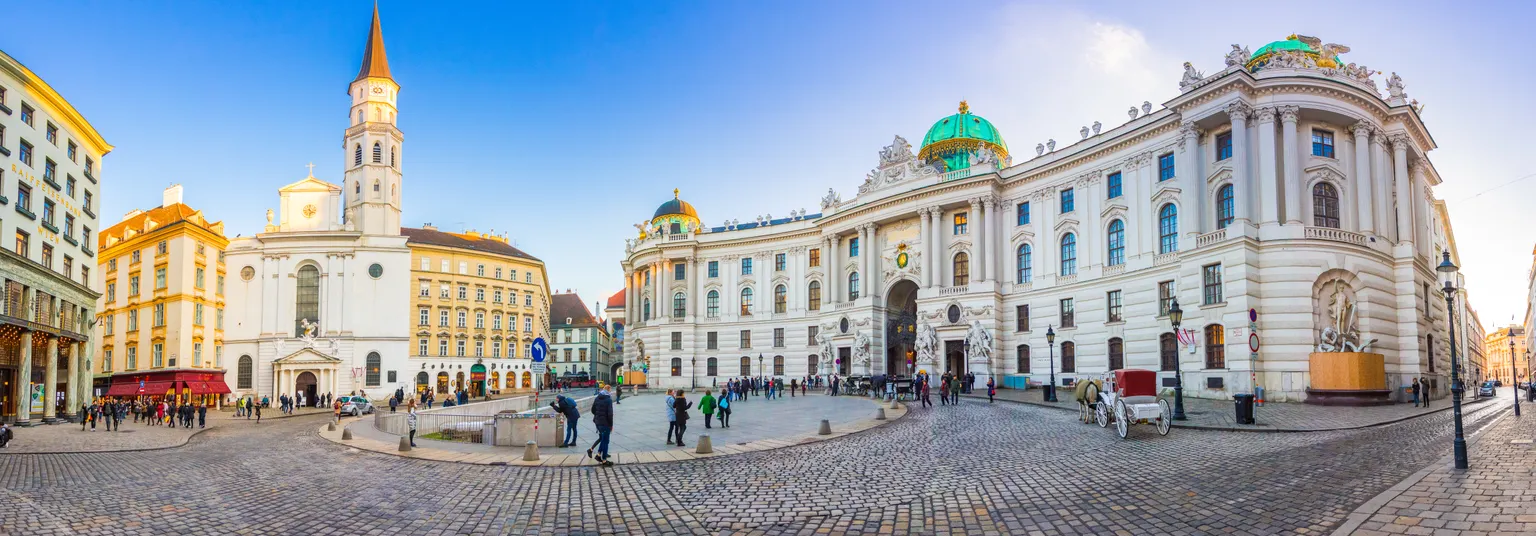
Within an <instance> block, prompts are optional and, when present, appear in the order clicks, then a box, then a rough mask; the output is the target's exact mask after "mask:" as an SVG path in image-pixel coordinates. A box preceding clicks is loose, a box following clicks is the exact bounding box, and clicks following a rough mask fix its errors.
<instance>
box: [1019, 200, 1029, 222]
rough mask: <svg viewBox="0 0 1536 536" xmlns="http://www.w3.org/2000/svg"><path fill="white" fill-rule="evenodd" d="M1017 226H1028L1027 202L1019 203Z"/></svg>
mask: <svg viewBox="0 0 1536 536" xmlns="http://www.w3.org/2000/svg"><path fill="white" fill-rule="evenodd" d="M1018 210H1019V225H1029V202H1028V201H1025V202H1023V203H1019V206H1018Z"/></svg>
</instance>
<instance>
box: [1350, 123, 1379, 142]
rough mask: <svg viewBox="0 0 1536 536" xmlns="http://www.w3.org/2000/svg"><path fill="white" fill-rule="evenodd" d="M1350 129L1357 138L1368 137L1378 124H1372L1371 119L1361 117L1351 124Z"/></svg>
mask: <svg viewBox="0 0 1536 536" xmlns="http://www.w3.org/2000/svg"><path fill="white" fill-rule="evenodd" d="M1349 130H1350V132H1353V133H1354V134H1355V137H1356V138H1359V139H1368V138H1369V137H1370V135H1371V132H1374V131H1375V130H1376V125H1373V124H1371V122H1370V121H1367V120H1364V119H1361V120H1359V121H1356V122H1355V124H1353V125H1350V126H1349Z"/></svg>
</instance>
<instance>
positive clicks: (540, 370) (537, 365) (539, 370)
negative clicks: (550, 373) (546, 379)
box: [531, 361, 549, 376]
mask: <svg viewBox="0 0 1536 536" xmlns="http://www.w3.org/2000/svg"><path fill="white" fill-rule="evenodd" d="M531 368H532V370H533V373H534V374H536V375H540V376H542V375H544V371H545V370H548V369H549V365H546V364H544V362H543V361H535V362H534V363H533V367H531Z"/></svg>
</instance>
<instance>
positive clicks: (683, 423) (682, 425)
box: [672, 389, 693, 447]
mask: <svg viewBox="0 0 1536 536" xmlns="http://www.w3.org/2000/svg"><path fill="white" fill-rule="evenodd" d="M672 404H673V406H672V407H673V408H675V409H676V411H677V446H679V447H686V446H688V445H686V444H683V433H684V432H686V431H688V408H691V407H693V404H692V403H690V402H688V396H687V395H686V394H684V393H683V392H682V390H681V389H679V390H678V393H677V400H676V401H674V402H673V403H672Z"/></svg>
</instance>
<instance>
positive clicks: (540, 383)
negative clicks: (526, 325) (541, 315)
mask: <svg viewBox="0 0 1536 536" xmlns="http://www.w3.org/2000/svg"><path fill="white" fill-rule="evenodd" d="M548 354H549V343H547V342H544V337H537V338H535V339H533V343H532V344H529V345H528V357H530V358H533V366H532V367H530V369H531V371H532V372H533V381H534V382H535V384H536V385H535V388H534V390H533V440H534V441H535V442H537V441H538V440H539V393H540V392H542V391H543V390H544V371H545V370H548V367H549V365H547V364H545V363H544V357H545V356H546V355H548Z"/></svg>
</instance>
